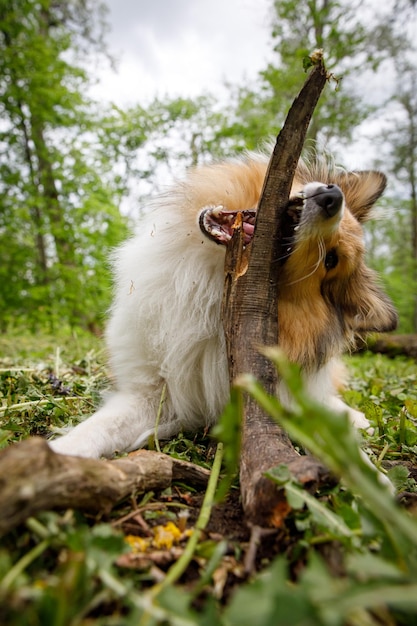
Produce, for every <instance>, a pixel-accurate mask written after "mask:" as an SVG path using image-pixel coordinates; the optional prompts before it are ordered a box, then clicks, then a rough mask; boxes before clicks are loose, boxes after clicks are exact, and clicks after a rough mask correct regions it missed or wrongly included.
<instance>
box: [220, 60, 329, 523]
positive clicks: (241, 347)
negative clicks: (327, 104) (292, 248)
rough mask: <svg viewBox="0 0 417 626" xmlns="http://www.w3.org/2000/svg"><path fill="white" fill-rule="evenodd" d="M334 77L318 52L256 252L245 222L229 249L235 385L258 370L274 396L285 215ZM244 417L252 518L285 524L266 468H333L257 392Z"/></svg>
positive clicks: (291, 124)
mask: <svg viewBox="0 0 417 626" xmlns="http://www.w3.org/2000/svg"><path fill="white" fill-rule="evenodd" d="M326 80H327V73H326V69H325V67H324V63H323V60H322V55H321V53H318V54H317V55H316V58H315V65H314V67H313V70H312V71H311V73H310V75H309V76H308V78H307V80H306V81H305V83H304V86H303V87H302V89H301V91H300V94H299V95H298V97H297V98H296V99H295V101H294V103H293V105H292V106H291V109H290V111H289V113H288V116H287V119H286V121H285V124H284V127H283V128H282V130H281V132H280V133H279V135H278V138H277V141H276V145H275V148H274V151H273V154H272V157H271V160H270V163H269V167H268V171H267V174H266V178H265V182H264V187H263V191H262V195H261V199H260V202H259V207H258V212H257V219H256V227H255V234H254V238H253V241H252V244H251V246H250V248H251V250H250V256H249V258H248V254H247V251H245V250H244V249H243V240H242V233H241V229H239V228H237V232H236V233H235V235H234V237H233V238H232V242H231V244H230V245H229V247H228V250H227V253H226V264H225V290H224V299H223V322H224V329H225V335H226V344H227V350H228V358H229V375H230V380H231V383H233V380H234V379H235V377H236V376H237V375H239V374H242V373H252V374H253V375H254V376H256V377H257V378H258V379H259V380H260V381H261V382H262V384H263V385H264V387H265V389H266V390H267V391H268V393H271V394H274V393H275V392H276V387H277V382H278V381H277V374H276V370H275V368H274V366H273V365H272V364H271V362H270V361H269V360H268V359H266V358H265V357H264V356H263V355H262V354H260V352H259V347H260V346H262V345H263V346H271V345H276V344H277V343H278V342H279V338H278V280H277V272H278V271H279V263H278V262H277V261H278V259H279V255H280V252H279V250H280V241H281V238H282V234H281V220H282V216H283V214H284V212H285V210H286V207H287V205H288V200H289V196H290V191H291V186H292V182H293V178H294V173H295V169H296V166H297V163H298V160H299V158H300V155H301V150H302V147H303V144H304V140H305V136H306V133H307V128H308V125H309V122H310V119H311V117H312V114H313V111H314V108H315V106H316V104H317V101H318V99H319V96H320V93H321V91H322V89H323V87H324V85H325V83H326ZM243 421H244V424H243V432H242V451H241V466H240V483H241V493H242V503H243V508H244V511H245V514H246V517H247V518H248V520H250V521H251V522H252V523H255V524H259V525H279V524H280V521H281V519H282V516H283V513H282V511H283V499H284V496H283V492H282V491H279V490H278V489H277V487H276V486H275V485H274V484H273V483H272V482H271V481H270V480H269V479H267V478H265V477H264V472H265V471H266V470H268V469H270V468H271V467H273V466H276V465H279V464H281V463H286V464H289V465H290V466H293V469H294V471H296V473H297V475H298V478H299V480H301V481H303V482H304V483H305V484H307V483H310V484H315V485H317V484H318V483H319V482H320V481H321V480H322V479H323V476H324V475H325V474H326V472H325V470H324V468H323V467H322V466H321V464H319V463H318V462H317V461H316V460H315V459H312V458H311V457H299V456H298V454H297V453H296V452H295V450H294V448H293V446H292V445H291V442H290V440H289V438H288V436H287V435H286V433H285V432H284V431H283V430H282V429H281V428H280V427H279V426H278V425H277V424H276V423H275V422H272V420H270V418H269V417H268V416H267V415H266V414H264V413H263V411H262V410H261V409H260V407H259V406H258V405H257V404H256V403H255V402H254V401H253V400H252V399H251V398H246V400H245V406H244V420H243ZM302 459H305V460H304V461H303V460H302ZM284 508H285V507H284Z"/></svg>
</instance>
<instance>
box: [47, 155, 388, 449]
mask: <svg viewBox="0 0 417 626" xmlns="http://www.w3.org/2000/svg"><path fill="white" fill-rule="evenodd" d="M266 168H267V159H266V158H265V157H264V156H262V155H259V154H255V155H253V154H252V155H247V156H246V157H245V158H243V159H241V160H239V161H234V162H225V163H218V164H214V165H209V166H204V167H201V168H197V169H195V170H193V171H191V172H190V173H189V175H188V177H187V179H186V180H185V181H184V182H182V183H180V184H178V185H177V186H175V187H174V188H173V189H172V190H171V191H170V192H169V193H167V194H165V195H163V196H162V197H160V198H159V199H158V200H157V201H156V204H155V206H154V207H153V210H152V211H149V212H148V213H146V215H145V216H144V218H143V219H142V221H141V223H140V232H139V234H137V235H136V236H134V237H133V238H132V239H130V240H129V241H127V243H125V244H124V245H122V246H121V248H120V249H119V250H118V251H117V253H116V254H115V255H114V269H115V278H116V289H115V297H114V303H113V306H112V308H111V315H110V320H109V323H108V326H107V332H106V339H107V346H108V352H109V360H110V368H111V373H112V376H113V377H114V385H115V390H114V392H113V393H112V394H110V395H109V396H108V397H107V399H106V400H105V402H104V404H103V406H102V407H101V408H100V409H99V410H98V411H97V412H96V413H94V415H92V416H91V417H90V418H89V419H87V420H86V421H84V422H82V423H81V424H79V425H78V426H76V427H75V428H74V429H72V430H70V431H69V433H68V434H66V435H64V436H63V437H61V438H58V439H56V440H54V441H52V442H51V446H52V448H53V449H54V450H55V451H56V452H61V453H65V454H74V455H80V456H85V457H100V456H111V455H112V454H113V453H114V452H115V451H128V450H133V449H135V448H138V447H140V446H142V445H144V444H145V443H146V442H147V440H148V438H149V436H150V435H151V434H152V433H153V429H154V424H155V418H156V415H157V412H158V406H159V404H160V399H161V393H162V390H163V388H164V386H166V387H165V389H166V400H165V402H164V404H163V410H162V416H161V420H160V424H159V428H158V434H159V436H160V437H161V438H168V437H171V436H173V435H175V434H176V433H178V432H179V431H180V430H181V429H185V430H195V429H197V428H200V427H204V426H210V425H211V424H213V423H214V422H215V420H216V419H217V417H218V416H219V414H220V412H221V411H222V409H223V407H224V405H225V403H226V401H227V399H228V395H229V377H228V366H227V358H226V350H225V339H224V334H223V329H222V322H221V318H220V309H221V302H222V293H223V281H224V268H223V265H224V257H225V246H226V245H227V243H228V241H229V239H230V237H231V224H232V221H233V218H234V217H235V214H236V212H238V211H242V212H243V220H244V230H245V233H246V243H247V244H248V245H249V243H250V240H251V238H252V235H253V230H254V222H255V212H256V206H257V203H258V200H259V197H260V193H261V189H262V184H263V180H264V177H265V173H266ZM385 185H386V179H385V176H384V175H383V174H381V173H380V172H376V171H365V172H346V171H344V170H340V169H338V168H335V167H333V166H328V165H326V166H325V165H323V164H320V163H319V164H313V165H311V166H310V165H308V164H306V163H303V162H300V164H299V166H298V169H297V172H296V176H295V179H294V184H293V189H292V196H293V197H294V198H296V199H297V200H296V201H295V202H294V203H290V205H289V207H288V211H287V216H286V224H285V231H286V235H287V237H286V239H285V242H284V244H285V245H284V246H283V253H282V260H281V263H280V264H279V266H278V267H277V280H278V281H279V285H280V301H279V316H278V319H279V338H280V345H281V347H282V348H283V350H284V351H285V352H286V354H287V355H288V357H289V359H290V360H292V361H294V362H296V363H298V364H299V365H300V367H301V368H302V372H303V376H304V378H305V381H306V385H307V387H308V389H309V391H310V393H311V394H312V395H313V396H314V397H315V398H316V399H318V400H319V401H321V402H323V403H324V404H326V405H327V406H330V407H331V408H332V409H334V410H335V415H337V412H341V411H348V413H349V415H350V416H351V419H352V421H353V423H354V424H355V425H356V426H358V427H361V428H366V427H367V426H369V423H368V421H367V420H366V418H365V417H364V416H363V415H362V414H361V413H359V412H358V411H355V410H353V409H350V408H349V407H347V406H346V405H345V404H344V403H343V402H342V400H341V399H340V398H339V397H338V395H337V388H338V384H339V382H340V381H338V380H337V378H338V376H337V370H338V367H337V364H338V357H339V356H340V354H341V353H342V351H343V350H344V349H346V348H347V347H349V346H350V345H351V344H352V343H353V341H354V338H355V336H357V335H363V334H365V333H367V332H369V331H388V330H392V329H394V328H395V326H396V323H397V315H396V313H395V310H394V308H393V306H392V304H391V302H390V301H389V299H388V298H387V296H386V295H384V293H383V292H382V291H381V289H380V288H379V286H378V284H377V280H376V277H375V275H374V273H373V272H372V271H371V270H370V269H369V268H368V267H367V266H366V265H365V259H364V242H363V233H362V227H361V223H362V222H364V221H365V220H367V219H368V218H369V216H370V210H371V208H372V205H373V204H374V202H375V201H376V200H377V199H378V198H379V196H380V195H381V194H382V192H383V190H384V188H385ZM300 198H302V199H303V201H302V202H301V201H300ZM278 394H279V396H280V397H281V399H282V400H283V402H285V403H288V402H289V399H288V397H287V391H286V389H285V388H284V387H283V385H280V388H279V389H278Z"/></svg>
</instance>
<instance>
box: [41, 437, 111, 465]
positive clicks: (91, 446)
mask: <svg viewBox="0 0 417 626" xmlns="http://www.w3.org/2000/svg"><path fill="white" fill-rule="evenodd" d="M48 445H49V447H50V448H51V449H52V450H53V451H54V452H56V453H57V454H65V455H68V456H81V457H84V458H87V459H99V458H100V456H101V455H100V453H99V451H98V449H97V446H96V445H95V443H94V441H91V440H90V439H87V438H86V437H78V436H74V435H70V434H69V435H64V436H63V437H57V438H56V439H52V440H49V441H48Z"/></svg>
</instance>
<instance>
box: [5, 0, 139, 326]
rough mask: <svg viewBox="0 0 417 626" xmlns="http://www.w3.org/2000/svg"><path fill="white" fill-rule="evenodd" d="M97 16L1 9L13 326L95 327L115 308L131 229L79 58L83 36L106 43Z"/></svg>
mask: <svg viewBox="0 0 417 626" xmlns="http://www.w3.org/2000/svg"><path fill="white" fill-rule="evenodd" d="M99 8H100V5H96V9H99ZM86 15H88V16H89V20H87V19H86ZM94 17H95V12H94V11H93V5H92V4H90V3H73V4H71V6H67V3H64V2H52V1H50V0H45V1H44V2H42V3H38V2H34V1H33V0H13V1H12V2H11V3H8V6H7V7H5V6H4V5H3V6H2V8H1V9H0V79H1V80H0V82H1V85H2V86H1V88H0V112H1V115H2V126H1V132H0V190H1V202H0V250H1V253H0V254H1V257H0V260H1V263H0V316H1V320H2V325H3V328H4V327H5V326H6V325H8V324H9V323H10V322H12V321H16V320H22V319H29V320H30V323H31V324H32V326H35V325H36V324H38V323H39V322H45V320H48V321H49V323H50V324H51V326H55V327H56V326H57V325H58V326H59V325H60V324H62V323H63V321H65V322H70V323H77V324H79V325H82V326H84V327H85V328H88V327H90V328H94V326H97V324H98V320H99V315H100V313H99V312H100V311H103V310H104V309H105V308H106V305H107V303H108V276H107V253H108V250H109V248H111V247H112V246H114V245H115V244H116V243H118V242H119V241H120V240H121V239H122V238H124V237H125V236H126V233H127V228H126V220H125V219H123V218H122V217H121V215H120V213H119V210H118V201H119V200H120V189H118V188H117V184H116V180H115V173H114V172H113V169H112V168H113V162H112V159H111V154H110V153H109V151H108V150H106V151H105V150H104V148H103V147H102V146H101V145H100V144H98V143H97V142H96V140H95V136H96V129H97V124H99V120H97V119H95V117H94V116H93V114H92V113H91V108H92V104H91V103H90V102H88V100H87V98H86V97H85V96H84V95H83V92H85V90H86V88H87V85H88V83H89V79H88V76H87V74H86V72H85V70H84V69H83V68H82V66H81V65H80V64H76V61H75V59H74V57H75V55H76V53H77V51H78V49H79V46H80V45H81V41H82V40H83V39H82V38H84V43H85V40H86V38H87V39H88V40H90V42H91V41H93V40H94V41H95V40H96V39H97V41H100V35H97V37H95V35H94V33H93V31H92V29H93V24H94V28H96V26H97V23H96V22H95V21H94ZM91 45H92V44H91ZM90 48H91V46H90ZM94 115H95V114H94ZM81 268H82V269H81ZM81 294H82V297H80V296H81ZM28 312H30V314H29V315H28Z"/></svg>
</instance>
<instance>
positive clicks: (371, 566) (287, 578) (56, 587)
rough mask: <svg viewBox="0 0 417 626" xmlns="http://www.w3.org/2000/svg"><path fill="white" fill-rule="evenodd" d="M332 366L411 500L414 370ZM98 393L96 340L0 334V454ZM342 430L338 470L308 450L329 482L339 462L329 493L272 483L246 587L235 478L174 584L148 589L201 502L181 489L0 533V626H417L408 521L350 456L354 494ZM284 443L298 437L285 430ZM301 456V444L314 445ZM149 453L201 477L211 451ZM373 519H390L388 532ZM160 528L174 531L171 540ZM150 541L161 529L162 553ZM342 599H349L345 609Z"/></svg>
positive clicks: (71, 420) (369, 363) (368, 361)
mask: <svg viewBox="0 0 417 626" xmlns="http://www.w3.org/2000/svg"><path fill="white" fill-rule="evenodd" d="M347 363H348V366H349V368H350V369H351V371H352V373H353V377H352V382H351V385H350V387H349V389H348V390H346V391H345V392H344V397H345V399H346V401H347V402H348V404H350V405H352V406H354V407H356V408H358V409H360V410H363V411H364V412H365V413H366V415H367V417H368V418H369V419H370V421H371V422H372V425H373V427H374V433H373V434H372V435H369V434H366V433H365V434H363V447H364V448H365V449H366V450H367V452H368V453H369V454H370V455H371V456H372V457H373V459H374V461H375V462H376V464H382V465H387V466H391V465H396V464H398V463H399V464H400V465H399V467H394V469H391V470H390V474H391V477H392V480H393V482H395V484H396V486H397V488H398V490H399V491H406V492H408V493H409V494H410V493H413V492H417V489H416V483H415V481H414V479H413V477H412V475H411V474H410V470H411V472H413V471H414V468H415V467H416V466H417V461H416V454H417V428H416V425H417V385H416V383H417V366H416V363H415V362H414V361H412V360H409V359H404V358H400V357H397V358H396V359H388V358H385V357H382V356H380V355H371V354H369V353H365V354H361V355H355V356H352V357H349V358H347ZM108 382H109V380H108V372H107V369H106V365H105V351H104V348H103V344H102V342H101V341H100V340H99V339H97V338H94V337H91V336H84V335H76V334H73V333H70V332H62V333H61V334H60V336H59V338H56V337H52V336H47V335H37V336H36V337H35V336H31V335H29V334H27V333H21V332H17V331H16V332H15V333H13V334H9V335H8V336H4V337H2V338H1V339H0V400H1V402H0V407H1V408H0V443H1V446H2V447H4V446H7V445H11V444H13V443H14V442H17V441H19V440H21V439H24V438H27V437H28V436H30V435H41V436H49V435H50V434H51V433H52V432H53V431H54V430H55V429H59V428H61V427H63V426H65V425H67V424H75V423H77V421H78V420H79V419H80V418H82V417H84V416H85V415H87V414H89V413H91V412H92V411H93V410H94V407H96V406H97V404H98V403H99V398H100V392H101V391H102V390H103V388H105V387H106V386H107V385H108ZM296 389H297V386H296ZM296 393H298V392H296ZM304 402H307V405H305V406H303V407H302V409H301V410H300V411H301V413H300V414H301V417H300V420H301V422H300V424H301V426H300V428H301V431H300V432H301V433H302V434H301V435H300V437H301V439H300V441H299V443H300V444H301V445H308V441H309V440H308V439H307V441H304V440H303V437H307V438H308V436H309V435H308V426H309V425H311V423H312V422H311V416H312V415H313V416H314V415H315V414H316V413H317V412H318V409H317V408H316V407H315V406H313V405H311V404H309V403H308V402H309V401H308V400H304V399H303V397H302V396H300V403H301V405H303V403H304ZM231 410H232V412H233V410H234V409H233V407H232V408H231ZM307 414H308V415H309V417H306V416H307ZM320 415H321V416H322V417H321V419H322V421H323V424H321V423H320V420H319V421H318V422H317V425H316V428H317V429H318V432H321V429H323V433H324V429H325V424H324V421H325V416H324V417H323V414H322V413H320ZM284 417H285V416H283V419H284ZM306 419H308V420H309V421H308V422H305V421H303V420H306ZM294 424H295V425H296V422H291V423H290V426H288V427H289V428H291V427H294ZM341 428H342V426H341ZM343 428H344V427H343ZM343 428H342V430H341V431H340V439H341V440H342V441H343V442H344V445H342V446H340V450H339V453H340V454H341V455H342V456H341V457H340V458H337V455H336V452H333V453H332V451H331V450H330V451H328V450H326V449H322V450H318V451H317V452H318V453H319V454H323V455H324V457H323V458H327V457H326V456H325V455H326V454H329V455H330V456H329V457H328V461H329V463H330V465H332V463H334V464H335V465H334V467H335V471H336V472H337V468H338V467H339V468H340V467H343V464H344V463H345V464H346V463H351V464H352V467H353V468H354V469H353V470H352V471H350V470H349V471H346V472H345V479H346V480H345V483H344V484H342V486H340V485H339V486H337V487H334V488H332V489H331V490H327V491H323V492H322V493H319V494H316V498H312V499H309V498H307V496H306V497H304V495H303V493H302V492H301V493H300V491H299V488H298V487H297V485H296V484H294V483H293V482H292V481H291V477H288V476H286V475H285V471H284V472H283V471H282V470H280V471H279V472H277V473H274V480H278V481H281V484H282V485H283V486H284V488H285V489H286V492H287V497H288V498H289V501H290V502H291V504H292V508H293V510H292V512H291V513H290V515H289V516H288V518H287V520H286V524H285V528H283V529H281V530H280V531H278V534H277V535H276V536H275V539H274V540H273V541H272V542H271V540H265V541H266V543H265V545H264V546H263V547H262V546H261V547H260V552H259V559H258V560H257V569H259V570H260V572H259V573H258V574H256V575H255V573H254V572H253V573H252V574H251V576H250V577H249V578H250V580H247V575H246V574H245V573H244V568H243V560H244V554H245V552H246V550H247V541H248V538H249V531H248V529H247V528H246V527H245V525H244V522H243V519H242V518H241V517H240V515H241V512H240V509H239V502H238V489H237V488H236V482H233V481H232V480H230V481H229V484H232V487H231V490H230V493H229V496H228V499H227V500H226V502H225V503H224V504H223V505H222V506H218V507H215V510H214V511H213V515H212V519H211V523H210V524H209V527H208V529H207V530H206V531H205V532H204V533H202V535H201V537H199V538H198V541H195V539H194V542H195V543H196V545H195V546H193V548H192V550H193V551H192V558H191V561H190V564H189V566H188V568H187V570H186V572H185V573H184V574H182V576H181V579H180V580H179V581H178V580H176V579H175V577H173V575H172V573H171V574H169V576H168V582H169V584H166V585H163V586H162V587H161V585H160V583H161V580H163V579H164V577H165V575H166V573H167V572H169V571H171V570H170V568H171V567H172V566H173V565H174V564H175V563H176V561H177V559H178V558H179V557H180V555H181V554H183V552H184V550H185V549H186V545H187V541H189V539H188V535H189V531H192V529H193V528H194V524H195V520H196V519H197V517H198V514H199V510H200V506H201V502H202V498H203V495H204V494H203V493H199V492H198V491H196V490H195V488H193V487H192V486H190V485H186V484H181V485H174V486H173V487H172V488H169V489H167V490H165V491H164V492H161V493H145V494H136V495H135V497H134V498H132V499H128V500H127V501H125V502H122V503H120V504H119V505H118V506H117V507H115V509H114V510H113V511H112V512H111V513H110V514H109V515H107V516H101V517H100V518H93V517H89V516H87V515H82V514H80V513H78V512H77V511H62V512H51V511H46V512H44V513H42V514H40V515H38V516H37V517H36V518H31V519H29V520H28V521H27V522H26V524H25V525H23V526H22V527H19V528H18V529H16V530H14V531H12V532H10V533H9V534H8V535H7V536H5V537H3V539H2V540H1V544H0V623H2V624H7V626H15V625H16V626H17V625H19V626H21V625H25V624H27V625H28V626H32V625H38V624H39V625H42V626H44V625H48V626H49V625H51V626H61V625H62V626H64V625H67V624H68V625H71V626H75V625H78V624H80V625H85V626H87V625H89V626H90V625H94V626H96V625H108V626H113V625H119V624H120V625H126V626H133V625H135V626H137V625H139V626H140V625H143V626H144V625H145V624H146V625H147V626H153V625H154V624H155V625H156V624H173V625H174V624H178V625H179V624H181V625H186V624H190V625H191V624H196V625H197V624H201V626H204V625H210V626H216V624H222V625H223V624H224V625H225V626H233V625H234V624H236V626H237V625H239V626H244V625H245V624H248V626H249V624H250V625H251V626H252V624H255V623H256V625H257V626H276V625H278V626H280V624H283V625H284V624H300V625H301V624H303V625H310V624H311V625H312V626H333V625H334V626H337V625H339V624H340V626H342V625H343V624H345V623H347V622H348V623H349V624H353V625H354V626H355V625H357V626H362V625H363V626H370V625H375V626H376V625H377V624H383V625H384V624H386V625H387V626H392V625H393V624H401V625H402V624H404V625H406V624H407V625H408V624H417V607H416V601H415V598H416V597H417V595H416V594H417V590H416V580H417V569H416V567H414V565H413V563H414V562H417V560H415V559H416V558H417V557H416V550H417V532H416V535H415V537H414V532H415V528H416V527H415V525H413V524H414V519H413V518H412V513H410V514H408V513H405V512H404V511H402V510H401V509H400V508H399V507H397V505H395V503H394V502H393V500H392V498H391V496H389V494H386V493H385V492H380V491H379V486H378V485H377V484H376V485H375V484H374V483H373V482H372V480H373V479H372V476H371V477H370V476H369V475H368V474H367V470H366V468H363V467H360V460H359V461H357V464H358V472H359V474H358V475H359V476H361V477H362V479H361V486H359V488H358V489H357V490H355V488H354V487H355V484H356V483H355V480H356V478H355V471H356V469H355V468H356V465H355V463H356V461H355V460H354V458H353V457H354V456H355V453H354V448H351V449H350V451H349V446H354V445H355V444H354V443H352V442H350V443H349V445H348V442H349V441H350V439H349V436H350V435H349V431H344V430H343ZM289 432H290V433H291V429H290V430H289ZM291 434H292V436H294V437H295V439H297V433H291ZM336 434H337V433H336ZM311 436H312V435H311ZM310 444H311V446H313V445H316V444H315V440H313V439H311V440H310ZM228 445H231V444H228ZM334 447H335V448H336V447H337V446H336V445H335V446H334ZM345 448H346V450H344V449H345ZM162 449H163V451H164V452H166V453H168V454H172V455H175V456H178V457H180V458H184V459H187V460H191V461H192V462H194V463H199V464H201V465H203V466H206V467H207V466H211V463H212V460H213V457H214V446H213V441H212V439H211V438H210V437H209V436H207V435H206V434H204V433H199V434H198V436H196V437H194V436H189V435H187V434H182V435H180V436H179V437H178V438H176V439H174V440H173V441H171V442H167V443H163V445H162ZM227 453H228V450H227V449H226V450H225V454H226V457H227ZM344 454H346V456H345V457H344V456H343V455H344ZM231 458H234V459H235V458H236V453H234V454H231ZM338 463H339V465H337V464H338ZM332 467H333V466H332ZM352 476H353V478H352ZM0 479H1V478H0ZM352 481H353V482H352ZM369 481H370V482H369ZM352 487H353V488H352ZM366 489H369V491H366ZM364 490H365V491H364ZM374 490H376V491H375V492H374ZM409 497H410V496H409ZM367 500H369V502H367ZM381 516H382V518H384V516H385V517H387V516H388V517H387V519H388V518H389V519H390V520H391V522H390V527H389V528H388V529H387V525H386V524H385V523H384V519H381ZM405 520H409V521H410V524H411V525H409V523H408V521H405ZM170 523H171V524H173V525H174V526H173V527H171V526H169V524H170ZM172 528H177V529H180V531H181V532H180V533H179V534H178V533H177V534H175V533H174V534H172V532H171V531H172ZM158 529H162V530H163V531H164V532H166V533H167V534H166V535H165V537H166V541H167V543H166V544H164V547H162V548H161V545H160V544H159V543H158V541H159V540H157V536H158V532H161V531H160V530H158ZM170 529H171V530H170ZM184 531H185V532H184ZM170 532H171V535H170V534H169V533H170ZM175 532H177V531H175ZM178 532H179V531H178ZM177 535H178V536H177ZM268 541H269V543H268ZM280 554H281V556H279V555H280ZM329 555H330V556H329ZM335 555H336V556H335ZM335 559H336V561H337V564H336V565H335V563H334V560H335ZM174 571H175V570H174ZM170 577H172V578H170ZM171 579H172V581H173V582H172V583H171V582H170V581H171ZM407 594H408V595H407ZM407 598H408V599H407ZM349 601H350V604H351V605H352V603H353V605H355V603H356V605H355V606H356V609H355V610H353V609H352V608H349ZM254 620H255V621H254Z"/></svg>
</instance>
